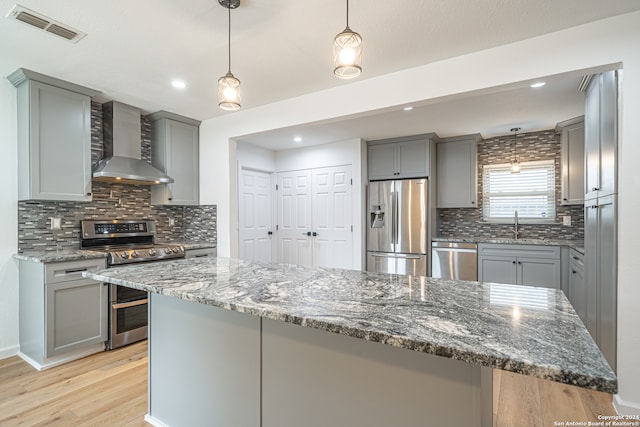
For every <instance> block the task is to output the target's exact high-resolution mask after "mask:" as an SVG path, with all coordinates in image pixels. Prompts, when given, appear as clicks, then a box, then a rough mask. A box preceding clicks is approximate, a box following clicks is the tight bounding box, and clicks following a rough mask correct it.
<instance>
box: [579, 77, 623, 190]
mask: <svg viewBox="0 0 640 427" xmlns="http://www.w3.org/2000/svg"><path fill="white" fill-rule="evenodd" d="M617 107H618V77H617V71H608V72H606V73H602V74H596V75H594V76H593V78H592V80H591V83H590V84H589V87H588V88H587V95H586V104H585V117H584V122H585V162H586V163H585V166H586V174H585V180H586V182H585V200H590V199H594V198H597V197H602V196H608V195H610V194H615V193H616V192H617V174H616V169H617V155H618V150H617V139H618V133H617V127H618V124H617V123H618V122H617V117H618V108H617Z"/></svg>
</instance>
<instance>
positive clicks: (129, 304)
mask: <svg viewBox="0 0 640 427" xmlns="http://www.w3.org/2000/svg"><path fill="white" fill-rule="evenodd" d="M148 302H149V300H148V299H147V298H145V299H141V300H138V301H131V302H121V303H119V304H113V305H112V307H113V308H114V309H116V310H117V309H119V308H129V307H135V306H138V305H143V304H147V303H148Z"/></svg>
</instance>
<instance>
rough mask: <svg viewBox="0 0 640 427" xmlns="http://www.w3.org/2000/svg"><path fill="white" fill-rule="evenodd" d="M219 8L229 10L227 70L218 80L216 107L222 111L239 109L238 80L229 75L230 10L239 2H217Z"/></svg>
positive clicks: (231, 0)
mask: <svg viewBox="0 0 640 427" xmlns="http://www.w3.org/2000/svg"><path fill="white" fill-rule="evenodd" d="M218 3H220V6H222V7H225V8H227V9H228V10H229V39H228V41H229V45H228V48H229V69H228V71H227V74H225V75H224V76H222V77H220V78H219V79H218V106H219V107H220V108H222V109H223V110H238V109H240V80H238V79H237V78H236V77H235V76H234V75H233V74H232V73H231V9H236V8H237V7H238V6H240V0H218Z"/></svg>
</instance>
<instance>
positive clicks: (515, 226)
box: [513, 211, 521, 240]
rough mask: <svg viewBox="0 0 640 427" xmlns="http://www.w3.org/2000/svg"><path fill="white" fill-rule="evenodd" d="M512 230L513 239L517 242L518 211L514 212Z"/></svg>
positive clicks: (518, 232)
mask: <svg viewBox="0 0 640 427" xmlns="http://www.w3.org/2000/svg"><path fill="white" fill-rule="evenodd" d="M513 218H514V228H513V235H514V237H513V238H514V239H516V240H518V235H519V234H520V233H521V231H520V230H518V211H514V215H513Z"/></svg>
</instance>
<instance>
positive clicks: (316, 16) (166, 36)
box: [0, 0, 640, 141]
mask: <svg viewBox="0 0 640 427" xmlns="http://www.w3.org/2000/svg"><path fill="white" fill-rule="evenodd" d="M19 2H20V3H19V4H21V5H23V6H25V7H27V8H29V9H33V10H35V11H37V12H40V13H42V14H44V15H46V16H48V17H50V18H52V19H55V20H57V21H60V22H62V23H64V24H67V25H69V26H71V27H73V28H76V29H78V30H80V31H83V32H86V33H87V36H86V37H85V38H84V39H82V40H81V41H79V42H78V43H77V44H73V43H70V42H68V41H66V40H63V39H60V38H58V37H56V36H54V35H50V34H47V33H45V32H41V31H38V30H36V29H34V28H32V27H29V26H27V25H25V24H23V23H21V22H17V21H13V20H9V19H6V18H0V52H1V55H0V75H2V76H6V75H8V74H10V73H11V72H13V71H14V70H15V69H16V68H19V67H24V68H28V69H31V70H33V71H37V72H40V73H43V74H47V75H50V76H53V77H57V78H61V79H64V80H68V81H71V82H73V83H77V84H81V85H84V86H88V87H90V88H93V89H97V90H100V91H102V95H100V98H99V99H98V100H100V101H103V100H110V99H115V100H119V101H121V102H125V103H128V104H131V105H135V106H137V107H140V108H141V109H142V110H143V111H144V112H145V113H150V112H155V111H158V110H168V111H171V112H174V113H178V114H182V115H185V116H188V117H193V118H196V119H201V120H204V119H208V118H212V117H216V116H219V115H221V114H233V113H228V112H223V111H222V110H220V109H219V108H218V107H217V105H216V104H217V101H216V81H217V78H218V77H220V76H222V75H223V74H225V73H226V71H227V10H226V9H224V8H222V7H221V6H220V5H219V4H218V2H217V0H183V1H175V0H135V1H131V0H110V1H86V0H55V1H51V0H19ZM14 4H15V1H13V0H12V1H8V0H0V12H2V15H3V16H4V15H6V14H7V13H8V12H9V11H10V10H11V8H12V7H13V5H14ZM639 9H640V2H639V1H637V0H610V1H602V0H563V1H558V0H539V1H526V0H449V1H446V2H445V1H436V0H402V1H400V0H397V1H393V2H391V1H389V0H351V1H350V15H349V16H350V21H349V24H350V27H351V28H352V29H353V30H354V31H357V32H359V33H360V34H361V35H362V37H363V40H364V46H365V50H364V55H363V68H364V72H363V75H362V76H361V77H359V79H367V78H371V77H375V76H379V75H382V74H386V73H389V72H393V71H397V70H402V69H406V68H410V67H414V66H418V65H423V64H427V63H431V62H434V61H438V60H442V59H445V58H450V57H454V56H458V55H461V54H465V53H469V52H474V51H477V50H480V49H484V48H489V47H492V46H498V45H503V44H506V43H510V42H513V41H517V40H522V39H526V38H530V37H533V36H536V35H541V34H545V33H549V32H553V31H557V30H561V29H563V28H568V27H571V26H576V25H580V24H583V23H587V22H591V21H594V20H598V19H602V18H606V17H609V16H614V15H619V14H622V13H626V12H630V11H634V10H639ZM231 21H232V24H231V25H232V27H231V28H232V40H231V48H232V64H231V70H232V71H233V73H234V74H235V75H236V76H237V77H238V78H239V79H240V80H241V81H242V93H243V95H242V96H243V108H245V109H246V108H251V107H256V106H259V105H264V104H268V103H271V102H275V101H278V100H282V99H286V98H290V97H294V96H299V95H303V94H305V93H310V92H314V91H319V90H323V89H328V88H331V87H335V86H338V85H343V84H348V83H349V82H348V81H342V80H340V79H337V78H335V77H334V76H333V75H332V72H331V69H332V63H331V56H332V47H331V43H332V40H333V37H334V36H335V34H337V33H338V32H340V31H341V30H342V29H343V28H344V26H345V1H344V0H304V1H301V0H298V1H292V0H241V5H240V8H238V9H236V10H233V11H232V13H231ZM523 55H526V52H523ZM514 60H517V58H514ZM175 78H180V79H183V80H185V81H186V82H187V85H188V86H187V88H186V89H185V90H181V91H180V90H177V89H174V88H173V87H172V86H171V85H170V82H171V80H172V79H175ZM574 83H575V82H573V83H572V85H573V84H574ZM574 87H575V86H574ZM547 89H551V86H550V85H548V86H547ZM527 90H528V89H524V92H517V93H513V94H511V95H506V92H503V93H502V95H506V96H507V98H504V99H503V100H500V99H499V98H488V99H490V100H491V102H490V104H487V102H488V101H487V100H481V99H480V98H479V97H478V98H477V99H470V100H468V101H469V102H468V103H467V101H465V102H462V103H457V104H456V102H457V101H453V103H447V105H446V106H441V107H442V108H437V109H434V107H425V108H424V109H422V110H420V111H418V110H417V109H416V110H414V111H412V112H411V113H409V114H406V115H404V116H400V115H399V114H400V113H397V112H396V113H391V114H395V115H396V116H397V120H398V123H399V124H401V125H402V127H403V128H404V129H406V132H407V133H415V132H416V131H419V132H422V131H428V130H421V129H422V127H420V126H417V124H416V121H413V120H411V119H410V117H412V116H411V115H413V117H416V116H420V115H428V116H429V117H433V115H432V113H434V111H437V112H438V114H440V115H441V116H443V119H445V118H446V117H449V116H450V115H451V114H450V113H451V112H456V113H458V117H459V118H464V123H465V125H464V126H460V125H458V126H457V127H456V128H455V129H454V128H453V127H451V126H448V125H446V126H445V125H444V124H443V125H442V126H440V127H439V128H437V129H436V128H435V127H433V126H431V127H429V129H430V130H431V131H437V132H438V133H439V134H441V135H442V136H446V135H447V134H448V133H455V134H459V133H461V132H462V133H465V132H467V131H469V132H483V135H484V133H485V132H489V129H491V128H492V127H500V128H502V127H503V125H505V124H506V126H509V125H508V123H510V122H511V121H514V122H515V121H519V120H521V119H520V118H518V116H517V115H516V114H515V111H513V110H521V111H523V112H524V110H525V109H526V108H527V107H526V105H528V103H523V102H521V95H523V94H528V93H530V92H527ZM542 93H544V92H543V91H540V94H542ZM556 95H557V94H556ZM536 96H550V97H553V96H554V94H547V95H536ZM574 96H575V94H574ZM560 99H563V98H562V97H561V98H560ZM531 102H532V103H533V104H535V103H536V101H531ZM544 102H548V101H545V100H544V99H540V98H539V99H538V100H537V104H538V105H540V103H544ZM506 103H508V104H510V105H511V106H512V107H513V108H503V109H502V111H503V113H505V114H506V113H512V114H511V115H510V116H509V117H511V118H509V117H502V118H501V119H500V123H497V122H496V123H493V121H492V120H491V117H492V115H491V111H490V109H489V108H488V107H487V105H493V106H495V107H497V106H503V107H504V105H505V104H506ZM461 110H468V111H465V113H464V114H462V112H461ZM572 111H575V108H574V109H573V110H572V109H571V108H570V107H567V113H568V115H571V114H573V113H572ZM501 114H502V113H501ZM537 114H538V113H536V115H534V114H533V110H532V113H531V114H530V115H529V116H528V117H529V119H528V120H530V121H532V122H536V123H537V122H544V121H545V120H547V121H548V118H547V119H545V117H543V116H540V117H538V116H537ZM565 115H567V114H565ZM494 117H495V115H494ZM421 120H423V119H422V118H421ZM433 120H434V121H435V120H436V119H435V118H434V119H433ZM445 121H446V120H445ZM384 123H385V121H384V120H380V117H378V118H377V120H369V121H367V120H363V119H362V120H360V121H356V122H355V123H354V124H353V126H355V127H358V126H359V127H360V128H361V129H365V130H366V132H364V133H362V134H361V135H360V136H362V137H365V138H369V137H370V136H373V137H375V138H379V137H385V136H389V135H386V134H385V132H384ZM434 123H435V122H434ZM441 123H442V122H441ZM343 125H344V123H343ZM374 125H375V126H374ZM472 125H474V126H472ZM346 127H348V126H346ZM471 129H474V130H473V131H471ZM315 131H317V132H320V131H321V132H329V131H331V132H335V134H336V137H339V138H340V139H344V138H343V136H345V135H347V134H348V135H347V136H348V137H353V134H352V133H349V132H347V131H346V130H344V129H340V126H326V125H323V126H315ZM341 132H342V134H341ZM498 133H504V132H502V131H500V132H498ZM340 135H342V136H340ZM282 136H283V137H284V134H283V135H282ZM333 138H334V137H333V136H332V137H331V139H332V140H333ZM279 139H283V138H282V137H280V138H279ZM306 141H309V139H306Z"/></svg>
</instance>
